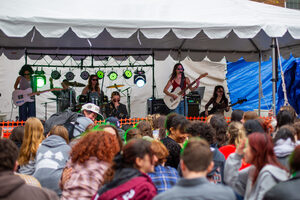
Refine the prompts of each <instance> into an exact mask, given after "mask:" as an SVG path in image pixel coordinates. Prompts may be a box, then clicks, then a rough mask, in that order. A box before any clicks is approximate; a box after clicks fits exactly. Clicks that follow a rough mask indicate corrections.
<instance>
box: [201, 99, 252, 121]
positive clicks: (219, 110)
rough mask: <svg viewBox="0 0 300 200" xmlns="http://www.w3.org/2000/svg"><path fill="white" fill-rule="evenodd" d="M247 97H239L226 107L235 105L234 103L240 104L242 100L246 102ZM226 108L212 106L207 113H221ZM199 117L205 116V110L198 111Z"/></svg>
mask: <svg viewBox="0 0 300 200" xmlns="http://www.w3.org/2000/svg"><path fill="white" fill-rule="evenodd" d="M246 101H247V99H239V100H238V101H237V102H235V103H233V104H230V105H229V106H228V107H229V108H230V107H232V106H235V105H236V104H242V103H244V102H246ZM225 109H226V108H221V109H216V108H212V109H211V110H209V111H208V115H212V114H215V113H222V112H223V111H224V110H225ZM200 117H205V111H203V112H201V113H200Z"/></svg>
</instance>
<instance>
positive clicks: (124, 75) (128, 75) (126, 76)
mask: <svg viewBox="0 0 300 200" xmlns="http://www.w3.org/2000/svg"><path fill="white" fill-rule="evenodd" d="M123 77H124V78H125V79H130V78H131V77H132V71H130V70H129V69H126V70H125V71H124V73H123Z"/></svg>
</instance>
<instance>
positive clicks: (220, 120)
mask: <svg viewBox="0 0 300 200" xmlns="http://www.w3.org/2000/svg"><path fill="white" fill-rule="evenodd" d="M209 123H210V125H211V126H212V127H213V128H214V129H215V130H216V139H217V145H218V146H217V147H221V146H224V145H225V144H226V142H227V136H226V132H227V128H228V124H227V122H226V120H225V119H224V116H223V115H214V116H213V117H212V118H211V120H210V122H209Z"/></svg>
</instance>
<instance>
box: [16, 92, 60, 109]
mask: <svg viewBox="0 0 300 200" xmlns="http://www.w3.org/2000/svg"><path fill="white" fill-rule="evenodd" d="M60 90H63V88H53V89H49V90H43V91H38V92H32V89H31V88H27V89H26V90H15V91H13V93H12V99H13V102H14V104H15V105H16V106H21V105H23V104H24V103H26V102H33V101H34V100H33V99H31V98H30V97H31V96H34V95H37V94H41V93H45V92H50V91H60Z"/></svg>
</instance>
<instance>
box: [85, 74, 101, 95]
mask: <svg viewBox="0 0 300 200" xmlns="http://www.w3.org/2000/svg"><path fill="white" fill-rule="evenodd" d="M93 78H97V79H98V76H97V75H95V74H93V75H91V76H90V78H89V84H88V88H89V90H90V91H93V90H95V91H98V90H100V88H99V80H98V81H97V83H96V85H95V88H93V85H92V80H93Z"/></svg>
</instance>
